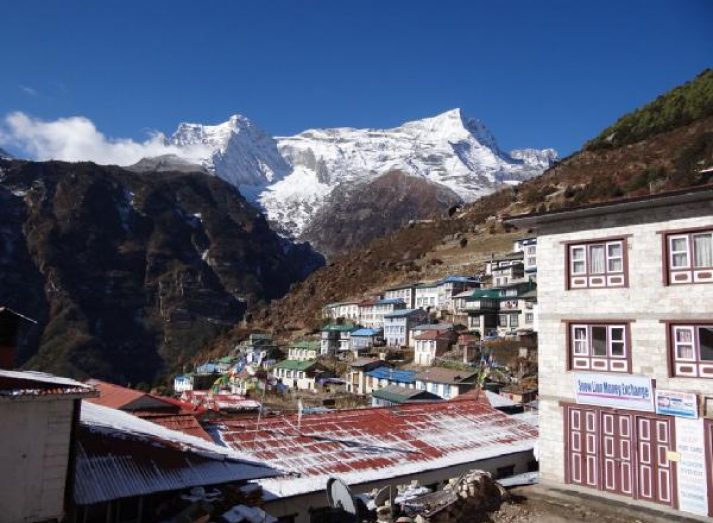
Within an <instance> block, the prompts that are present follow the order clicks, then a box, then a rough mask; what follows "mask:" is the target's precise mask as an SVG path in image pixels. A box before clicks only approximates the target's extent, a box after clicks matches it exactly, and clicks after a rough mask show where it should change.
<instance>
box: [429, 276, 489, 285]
mask: <svg viewBox="0 0 713 523" xmlns="http://www.w3.org/2000/svg"><path fill="white" fill-rule="evenodd" d="M438 283H439V284H441V283H480V280H479V279H478V278H471V277H470V276H458V275H455V274H453V275H451V276H446V277H445V278H443V279H442V280H441V281H440V282H438Z"/></svg>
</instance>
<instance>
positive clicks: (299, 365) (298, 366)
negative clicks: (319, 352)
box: [274, 360, 317, 370]
mask: <svg viewBox="0 0 713 523" xmlns="http://www.w3.org/2000/svg"><path fill="white" fill-rule="evenodd" d="M316 364H317V362H316V361H314V360H307V361H300V360H284V361H281V362H280V363H278V364H277V365H275V367H274V368H276V369H285V370H309V369H311V368H312V367H314V366H315V365H316Z"/></svg>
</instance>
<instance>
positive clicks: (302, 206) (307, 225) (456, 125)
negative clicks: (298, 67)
mask: <svg viewBox="0 0 713 523" xmlns="http://www.w3.org/2000/svg"><path fill="white" fill-rule="evenodd" d="M168 143H169V144H171V145H173V146H176V147H178V148H179V150H180V149H181V148H185V150H186V156H187V157H191V158H192V159H193V160H195V159H196V157H195V154H196V150H200V148H204V149H203V150H204V156H203V157H202V158H200V159H199V161H200V163H201V164H202V165H203V166H204V167H205V168H206V169H207V170H209V171H210V172H212V173H215V174H216V175H217V176H219V177H221V178H223V179H225V180H227V181H229V182H230V183H232V184H233V185H235V186H237V187H239V188H240V191H241V192H242V193H243V194H244V195H246V196H247V197H248V198H249V199H251V200H253V201H255V202H257V203H258V204H259V205H260V206H261V207H262V209H263V210H264V211H265V213H266V215H267V218H268V220H269V221H270V222H271V223H272V224H273V226H274V227H275V228H276V230H278V231H279V232H280V233H282V234H284V235H286V236H289V237H294V238H303V233H304V232H305V231H306V230H307V229H310V230H311V231H314V230H315V225H313V224H312V221H313V219H314V217H315V216H316V215H317V214H318V212H319V211H320V209H321V208H322V207H323V206H324V205H325V202H327V201H328V200H329V198H328V197H329V196H330V195H331V194H332V192H333V191H335V189H336V188H337V187H339V188H340V192H341V194H343V195H344V194H347V193H349V192H350V191H352V190H355V189H357V188H358V187H359V186H361V185H364V184H369V183H371V182H373V181H374V180H375V179H377V178H379V177H380V176H382V175H384V174H386V173H389V172H392V171H399V172H402V173H404V174H406V175H410V176H414V177H419V178H422V179H424V180H428V181H430V182H433V183H436V184H439V185H441V186H443V187H444V188H446V189H450V190H451V191H453V192H454V193H455V194H457V195H458V196H459V197H460V198H461V199H462V200H463V201H466V202H467V201H473V200H474V199H475V198H477V197H479V196H482V195H485V194H488V193H490V192H492V191H494V190H496V189H497V188H498V187H500V186H502V185H503V184H506V183H519V182H520V181H522V180H525V179H528V178H531V177H532V176H535V175H537V174H540V173H541V172H543V171H544V170H545V169H546V168H547V167H549V166H550V165H552V163H553V162H554V161H555V160H556V159H557V153H556V152H555V151H554V150H552V149H544V150H537V149H523V150H515V151H511V152H510V153H507V152H504V151H502V150H501V149H500V148H499V147H498V145H497V142H496V140H495V138H494V137H493V135H492V133H490V131H489V130H488V129H487V128H486V127H485V126H484V125H483V124H482V122H480V121H479V120H477V119H475V118H467V117H465V116H464V115H463V113H462V111H461V110H460V109H453V110H450V111H447V112H445V113H442V114H440V115H437V116H435V117H432V118H424V119H422V120H416V121H412V122H407V123H405V124H403V125H401V126H399V127H396V128H392V129H353V128H334V129H310V130H307V131H304V132H301V133H299V134H297V135H295V136H281V137H279V136H278V137H275V138H273V137H271V136H269V135H268V134H267V133H265V132H264V131H261V130H260V129H259V128H258V127H257V126H256V125H255V124H254V123H253V122H252V121H250V120H249V119H248V118H246V117H244V116H241V115H234V116H232V117H231V118H230V119H229V120H228V121H227V122H224V123H222V124H219V125H213V126H206V125H200V124H187V123H184V124H181V125H180V126H179V127H178V129H177V131H176V132H175V133H174V134H173V135H172V136H171V137H170V138H169V139H168ZM362 194H363V192H362ZM323 221H324V220H323ZM386 225H387V229H388V230H393V229H394V228H395V227H398V226H399V225H401V223H398V222H397V223H387V224H386ZM356 226H357V225H356V224H353V225H352V228H354V227H356ZM323 232H324V234H325V235H328V234H330V233H332V232H333V231H332V230H331V229H327V230H325V231H323ZM313 236H314V235H313ZM317 247H318V248H320V245H319V244H318V245H317ZM329 249H330V246H327V250H329Z"/></svg>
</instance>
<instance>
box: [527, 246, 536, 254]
mask: <svg viewBox="0 0 713 523" xmlns="http://www.w3.org/2000/svg"><path fill="white" fill-rule="evenodd" d="M535 249H536V247H535V246H534V245H530V246H529V247H528V248H527V254H529V255H534V254H535Z"/></svg>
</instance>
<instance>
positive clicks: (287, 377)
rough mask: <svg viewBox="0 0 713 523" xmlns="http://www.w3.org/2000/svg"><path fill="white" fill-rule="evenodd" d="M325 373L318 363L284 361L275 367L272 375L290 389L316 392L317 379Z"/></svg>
mask: <svg viewBox="0 0 713 523" xmlns="http://www.w3.org/2000/svg"><path fill="white" fill-rule="evenodd" d="M323 373H324V368H323V367H322V365H320V364H319V363H317V362H316V361H309V360H308V361H297V360H284V361H281V362H280V363H278V364H277V365H275V367H274V368H273V369H272V375H273V376H274V377H275V378H276V379H278V380H280V382H281V383H282V384H283V385H285V386H286V387H288V388H290V389H297V390H315V389H316V387H317V378H318V377H320V376H321V375H322V374H323Z"/></svg>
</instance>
